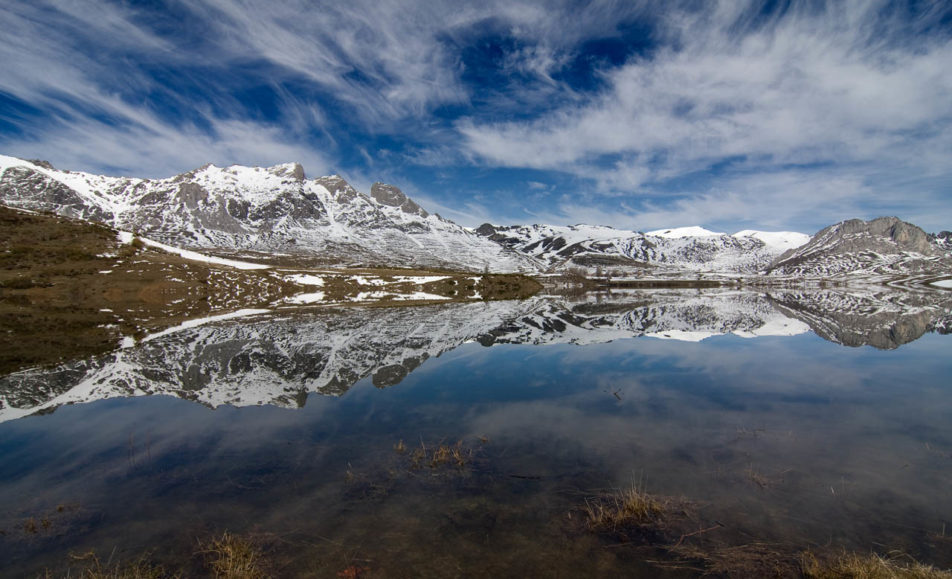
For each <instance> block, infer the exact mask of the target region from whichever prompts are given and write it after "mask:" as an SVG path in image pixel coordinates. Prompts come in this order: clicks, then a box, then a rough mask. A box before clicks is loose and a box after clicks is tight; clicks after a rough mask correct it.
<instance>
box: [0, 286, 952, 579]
mask: <svg viewBox="0 0 952 579" xmlns="http://www.w3.org/2000/svg"><path fill="white" fill-rule="evenodd" d="M950 331H952V293H950V292H946V291H932V292H915V291H895V290H886V289H883V288H872V289H870V288H865V289H849V290H847V289H842V288H841V289H831V290H818V289H815V290H794V289H784V290H781V289H776V290H773V289H772V290H761V291H724V290H704V291H699V290H688V291H675V290H668V291H665V290H658V291H627V292H625V291H619V292H612V293H601V294H583V295H577V296H544V297H537V298H532V299H529V300H522V301H500V302H476V303H465V304H446V305H427V306H418V307H403V308H356V307H351V308H311V309H284V310H275V311H271V312H267V313H252V315H249V316H247V317H242V318H235V319H223V320H218V321H214V320H212V321H209V322H208V323H205V324H202V325H197V324H189V325H185V326H183V327H181V328H177V329H174V331H169V332H164V333H162V335H155V336H152V337H146V338H144V339H141V340H139V341H138V342H137V343H135V344H132V343H131V341H129V343H126V344H125V346H126V347H124V348H120V349H117V350H115V351H114V352H111V353H109V354H106V355H102V356H98V357H95V358H90V359H85V360H75V361H72V362H69V363H66V364H63V365H61V366H58V367H54V368H44V369H34V370H25V371H22V372H18V373H16V374H11V375H8V376H5V377H3V378H0V396H2V400H3V402H2V407H0V420H3V422H2V423H0V455H2V457H3V460H2V461H0V532H2V534H0V561H2V563H0V565H2V566H3V574H4V575H5V576H36V575H37V574H42V573H44V572H46V571H49V572H50V573H52V574H53V575H54V576H66V575H67V573H71V574H73V575H77V574H78V570H79V569H81V568H83V565H86V564H88V563H89V561H90V560H91V559H90V556H89V555H88V554H89V553H90V552H94V553H95V554H96V556H97V557H98V558H99V560H100V561H101V562H102V563H103V564H105V563H107V562H108V563H115V562H123V561H134V560H136V559H137V558H140V557H146V558H147V559H148V560H149V561H151V562H154V563H155V564H156V565H162V566H163V567H164V568H165V569H166V570H169V571H173V572H178V573H181V574H184V575H187V576H195V575H202V574H205V575H208V574H210V571H209V570H208V568H207V562H208V556H207V555H208V551H209V549H208V545H209V541H210V540H211V539H212V538H214V537H218V536H221V535H222V534H223V533H225V532H229V533H233V534H235V535H238V536H241V537H245V538H247V539H248V541H250V542H251V543H253V544H254V545H255V546H256V547H257V548H260V549H261V550H262V552H263V553H264V555H265V557H266V562H265V563H264V564H265V566H266V568H267V570H268V572H269V573H270V574H273V575H275V576H292V577H293V576H313V577H423V576H432V577H454V576H460V577H472V576H499V577H503V576H513V577H516V576H519V577H524V576H547V577H579V576H631V577H658V576H661V577H694V576H699V575H701V574H703V573H705V572H709V573H713V574H715V575H717V574H720V575H723V576H762V575H766V574H768V573H773V572H774V571H776V572H777V573H779V574H781V575H782V574H784V573H790V572H792V571H791V570H793V569H795V568H796V565H797V564H798V561H799V560H800V559H801V558H802V557H803V555H804V553H811V554H816V555H817V556H818V557H822V556H824V554H828V553H834V552H843V551H847V552H857V553H870V552H876V553H880V554H889V553H898V552H901V553H903V554H905V555H908V556H909V557H912V558H915V559H916V560H918V561H922V562H924V563H928V564H932V565H936V566H938V567H942V568H949V567H952V420H950V417H952V356H950V355H949V352H950V346H952V338H950V337H949V336H948V335H945V334H946V333H948V332H950ZM625 490H635V491H637V492H638V493H643V494H644V495H647V496H650V497H652V500H654V501H655V504H657V505H659V506H660V507H659V510H658V511H657V512H655V513H654V514H652V516H650V517H648V518H647V519H645V520H642V521H640V522H638V523H630V522H629V523H618V524H602V525H599V524H595V523H593V519H592V513H593V512H594V511H598V509H600V508H602V509H610V508H611V507H612V505H614V504H615V503H614V502H613V501H614V500H615V499H614V498H613V497H616V496H617V493H619V492H620V491H625ZM81 555H83V556H85V557H86V558H85V559H82V558H81V557H80V556H81Z"/></svg>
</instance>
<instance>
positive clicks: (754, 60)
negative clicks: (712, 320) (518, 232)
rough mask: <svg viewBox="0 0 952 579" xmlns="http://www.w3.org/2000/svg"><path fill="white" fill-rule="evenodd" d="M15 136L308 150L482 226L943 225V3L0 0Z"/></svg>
mask: <svg viewBox="0 0 952 579" xmlns="http://www.w3.org/2000/svg"><path fill="white" fill-rule="evenodd" d="M0 30H3V33H2V34H0V154H7V155H12V156H17V157H21V158H29V159H45V160H48V161H50V162H52V163H53V164H54V165H55V166H56V167H57V168H60V169H70V170H79V171H88V172H93V173H102V174H109V175H127V176H136V177H169V176H172V175H176V174H179V173H182V172H185V171H188V170H191V169H194V168H196V167H199V166H201V165H204V164H205V163H209V162H210V163H214V164H216V165H219V166H227V165H231V164H243V165H255V166H269V165H274V164H278V163H284V162H290V161H297V162H300V163H301V164H302V165H303V166H304V168H305V170H306V172H307V174H308V176H311V177H316V176H321V175H329V174H339V175H341V176H343V177H344V178H345V179H347V180H348V181H349V182H351V183H352V184H353V185H355V186H356V187H357V188H358V189H360V190H362V191H365V192H366V191H369V188H370V185H371V184H372V183H373V182H375V181H383V182H387V183H392V184H394V185H397V186H399V187H400V188H401V189H403V190H404V192H406V193H407V194H409V195H410V196H411V197H413V198H414V199H416V200H417V201H418V202H419V203H420V204H421V205H423V206H424V207H425V208H427V209H428V210H430V211H431V212H437V213H439V214H441V215H442V216H443V217H447V218H449V219H452V220H454V221H456V222H457V223H460V224H462V225H467V226H477V225H479V224H481V223H484V222H492V223H496V224H517V223H549V224H566V225H568V224H576V223H588V224H600V225H611V226H615V227H620V228H625V229H633V230H640V231H648V230H652V229H658V228H667V227H679V226H688V225H701V226H704V227H707V228H709V229H713V230H716V231H726V232H733V231H737V230H740V229H763V230H795V231H802V232H805V233H814V232H815V231H817V230H819V229H820V228H822V227H824V226H826V225H829V224H831V223H834V222H837V221H840V220H843V219H849V218H863V219H870V218H874V217H878V216H882V215H896V216H898V217H900V218H902V219H905V220H907V221H910V222H912V223H915V224H917V225H920V226H921V227H923V228H924V229H926V230H927V231H933V232H937V231H940V230H948V229H952V3H950V2H948V1H945V0H938V1H935V2H931V1H928V0H924V1H908V2H883V1H877V0H868V1H853V0H839V1H835V2H823V1H820V0H809V1H796V0H791V1H787V2H784V1H772V0H770V1H744V0H735V1H724V2H717V1H715V0H710V1H698V0H692V1H678V0H668V1H654V2H647V1H638V0H628V1H605V2H598V1H595V2H569V1H566V2H560V1H556V0H553V1H549V2H523V1H520V0H487V1H481V2H458V1H448V2H440V1H437V0H428V1H422V0H421V1H392V0H347V1H346V2H340V1H336V2H320V1H318V2H312V1H303V0H286V1H280V2H278V1H269V0H156V1H142V2H136V1H128V0H122V1H120V0H117V1H108V0H99V1H94V0H62V1H50V0H22V1H21V0H5V1H4V2H3V3H2V4H0Z"/></svg>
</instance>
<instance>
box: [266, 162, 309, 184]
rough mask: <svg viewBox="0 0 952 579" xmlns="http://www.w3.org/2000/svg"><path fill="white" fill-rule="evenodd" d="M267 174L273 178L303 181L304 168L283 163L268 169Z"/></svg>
mask: <svg viewBox="0 0 952 579" xmlns="http://www.w3.org/2000/svg"><path fill="white" fill-rule="evenodd" d="M268 173H271V174H272V175H274V176H275V177H291V178H292V179H294V180H295V181H304V179H305V176H304V167H302V166H301V164H300V163H283V164H281V165H275V166H273V167H268Z"/></svg>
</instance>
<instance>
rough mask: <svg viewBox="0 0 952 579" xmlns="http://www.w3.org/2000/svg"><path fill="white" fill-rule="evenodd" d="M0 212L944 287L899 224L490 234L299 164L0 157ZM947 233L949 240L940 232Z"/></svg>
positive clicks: (263, 241) (942, 253)
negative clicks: (157, 164)
mask: <svg viewBox="0 0 952 579" xmlns="http://www.w3.org/2000/svg"><path fill="white" fill-rule="evenodd" d="M0 202H2V203H4V204H6V205H9V206H13V207H20V208H24V209H33V210H42V211H52V212H56V213H59V214H63V215H68V216H71V217H79V218H82V219H87V220H91V221H99V222H103V223H107V224H108V225H111V226H113V227H116V228H117V229H123V230H134V231H138V232H140V233H141V234H143V235H145V236H147V237H150V238H153V239H156V240H158V241H161V242H164V243H167V244H169V245H173V246H179V247H189V248H199V249H219V250H258V251H262V252H269V253H285V254H297V255H306V256H308V257H309V258H311V261H312V262H313V260H314V259H319V260H321V261H322V262H323V263H326V264H329V265H333V264H337V265H364V266H368V265H380V266H417V267H445V268H450V269H455V270H469V271H483V270H487V269H488V270H491V271H493V272H516V271H519V272H526V273H538V272H543V271H551V272H559V271H563V272H564V271H566V270H569V269H570V268H573V269H574V268H581V269H584V270H586V271H587V272H589V273H596V272H597V271H598V270H599V269H600V270H602V271H603V272H604V273H606V274H615V273H617V274H618V275H622V276H626V275H632V274H637V275H641V274H643V273H644V272H645V271H646V270H647V271H649V272H650V273H651V274H660V275H668V276H677V275H680V274H685V273H686V274H689V275H691V276H694V275H696V274H707V273H711V274H719V275H722V276H725V275H731V276H733V275H737V274H744V275H755V274H761V273H765V272H767V273H769V274H770V276H769V279H776V278H778V277H779V278H793V279H802V278H829V277H844V278H856V277H857V276H860V277H864V278H866V279H871V280H875V281H884V280H885V281H889V280H891V279H893V278H895V277H906V278H912V277H916V276H918V277H920V278H922V279H923V280H924V279H925V278H927V277H929V276H932V277H933V278H935V277H941V276H943V275H945V276H947V275H948V274H949V272H950V271H952V268H950V267H949V263H952V257H949V256H950V251H952V241H950V239H952V236H950V235H943V234H940V235H938V236H929V235H927V234H926V233H924V232H923V231H922V230H921V229H919V228H917V227H915V226H913V225H910V224H908V223H904V222H901V221H899V220H898V219H896V218H894V217H893V218H880V219H876V220H873V221H870V222H863V221H860V220H850V221H844V222H842V223H838V224H836V225H833V226H830V227H828V228H826V229H824V230H822V231H820V232H819V233H818V234H817V235H816V236H814V237H813V238H811V237H810V236H807V235H804V234H802V233H795V232H786V231H778V232H769V231H755V230H744V231H739V232H737V233H734V234H732V235H728V234H725V233H718V232H714V231H709V230H707V229H704V228H701V227H697V226H690V227H680V228H674V229H659V230H655V231H649V232H647V233H641V232H637V231H628V230H621V229H614V228H611V227H602V226H590V225H574V226H553V225H513V226H496V225H491V224H484V225H482V226H480V227H479V228H477V229H476V230H469V229H467V228H464V227H460V226H459V225H457V224H455V223H453V222H451V221H448V220H446V219H443V218H442V217H440V216H438V215H431V214H430V213H428V212H427V211H426V210H425V209H424V208H423V207H420V206H419V205H418V204H417V203H415V202H414V201H413V200H412V199H410V198H408V197H407V196H406V195H405V194H404V193H403V192H402V191H400V189H398V188H397V187H394V186H392V185H385V184H382V183H376V184H374V185H373V186H372V187H371V189H370V192H369V194H364V193H361V192H359V191H357V190H356V189H354V188H353V187H352V186H351V185H350V184H348V183H347V182H346V181H344V180H343V179H341V178H340V177H337V176H330V177H319V178H314V179H308V178H306V177H305V175H304V169H303V168H302V167H301V166H300V165H298V164H296V163H287V164H284V165H276V166H274V167H268V168H260V167H243V166H238V165H235V166H231V167H224V168H222V167H216V166H214V165H205V166H204V167H201V168H199V169H196V170H194V171H190V172H187V173H183V174H181V175H177V176H175V177H170V178H168V179H134V178H123V177H105V176H100V175H92V174H88V173H80V172H74V171H61V170H57V169H55V168H53V167H52V166H51V165H50V164H49V163H46V162H43V161H24V160H21V159H16V158H13V157H6V156H0ZM945 233H947V232H945Z"/></svg>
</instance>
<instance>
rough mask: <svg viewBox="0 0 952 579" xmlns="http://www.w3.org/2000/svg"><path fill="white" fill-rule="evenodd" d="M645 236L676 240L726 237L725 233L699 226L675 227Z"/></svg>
mask: <svg viewBox="0 0 952 579" xmlns="http://www.w3.org/2000/svg"><path fill="white" fill-rule="evenodd" d="M645 235H654V236H655V237H666V238H668V239H676V238H680V237H716V236H718V235H724V233H717V232H715V231H711V230H709V229H704V228H703V227H698V226H697V225H692V226H690V227H675V228H674V229H656V230H654V231H649V232H647V233H645Z"/></svg>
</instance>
